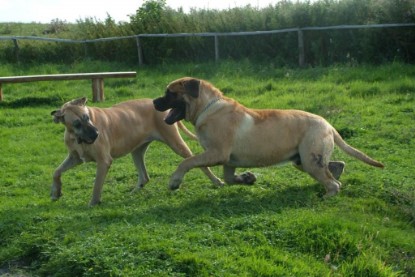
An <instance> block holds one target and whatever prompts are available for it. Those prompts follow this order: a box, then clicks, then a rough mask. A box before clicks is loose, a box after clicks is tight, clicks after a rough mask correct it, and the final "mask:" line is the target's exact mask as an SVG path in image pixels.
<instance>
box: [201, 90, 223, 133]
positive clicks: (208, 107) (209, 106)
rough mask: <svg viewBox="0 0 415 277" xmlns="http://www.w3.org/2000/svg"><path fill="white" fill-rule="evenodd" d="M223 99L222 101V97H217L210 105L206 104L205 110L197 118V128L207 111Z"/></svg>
mask: <svg viewBox="0 0 415 277" xmlns="http://www.w3.org/2000/svg"><path fill="white" fill-rule="evenodd" d="M221 99H222V98H221V97H216V98H214V99H212V100H211V101H210V102H209V103H207V104H206V106H205V107H204V108H203V110H202V111H201V112H200V113H199V115H198V116H197V118H196V120H195V126H197V124H198V121H199V119H200V118H202V115H203V114H204V113H206V111H208V110H209V109H210V108H211V107H212V106H213V105H215V104H216V103H217V102H218V101H219V100H221Z"/></svg>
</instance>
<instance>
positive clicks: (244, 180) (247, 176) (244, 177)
mask: <svg viewBox="0 0 415 277" xmlns="http://www.w3.org/2000/svg"><path fill="white" fill-rule="evenodd" d="M235 180H236V181H237V182H238V183H240V184H245V185H253V184H254V183H255V181H256V176H255V175H254V174H253V173H252V172H245V173H242V174H241V175H239V176H236V178H235Z"/></svg>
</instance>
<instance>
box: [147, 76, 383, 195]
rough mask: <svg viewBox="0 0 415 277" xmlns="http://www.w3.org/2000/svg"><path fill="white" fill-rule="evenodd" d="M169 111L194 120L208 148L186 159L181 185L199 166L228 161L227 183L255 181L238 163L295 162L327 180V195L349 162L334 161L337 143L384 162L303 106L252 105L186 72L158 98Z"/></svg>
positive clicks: (171, 119)
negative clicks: (294, 108) (362, 150)
mask: <svg viewBox="0 0 415 277" xmlns="http://www.w3.org/2000/svg"><path fill="white" fill-rule="evenodd" d="M153 104H154V107H155V109H156V110H158V111H161V112H165V111H167V110H169V109H170V111H169V113H168V115H167V116H166V117H165V122H166V123H167V124H170V125H171V124H175V123H176V122H179V121H180V120H182V119H184V120H186V121H190V122H191V123H192V124H193V125H194V126H195V130H196V135H197V137H198V139H199V142H200V144H201V145H202V147H203V148H204V152H203V153H201V154H199V155H195V156H192V157H189V158H187V159H185V160H184V161H183V162H182V163H180V165H179V166H178V168H177V170H176V171H175V172H174V173H173V175H172V176H171V178H170V181H169V187H170V188H171V189H177V188H179V187H180V184H181V182H182V179H183V177H184V175H185V174H186V172H188V171H189V170H190V169H192V168H195V167H201V166H205V167H206V166H215V165H223V169H224V180H225V183H227V184H253V183H254V182H255V181H256V177H255V175H254V174H252V173H251V172H247V173H244V174H241V175H236V174H235V170H236V168H237V167H242V168H248V167H249V168H252V167H265V166H270V165H274V164H280V163H284V162H289V161H291V162H293V164H294V165H295V167H296V168H298V169H300V170H302V171H305V172H307V173H308V174H310V175H311V176H312V177H313V178H314V179H316V180H317V181H318V182H320V183H321V184H323V185H324V187H325V190H326V193H325V195H324V197H330V196H334V195H336V194H337V193H338V192H339V191H340V186H341V183H340V182H339V180H338V179H339V178H340V175H341V174H342V172H343V169H344V166H345V163H344V162H342V161H330V156H331V154H332V151H333V148H334V144H336V145H337V146H338V147H340V148H341V149H342V150H343V151H344V152H346V153H347V154H349V155H350V156H353V157H355V158H357V159H359V160H361V161H363V162H365V163H367V164H369V165H372V166H375V167H380V168H383V167H384V165H383V164H382V163H380V162H378V161H376V160H374V159H372V158H370V157H369V156H367V155H366V154H364V153H363V152H361V151H359V150H357V149H355V148H353V147H352V146H350V145H348V144H347V143H346V142H345V141H344V140H343V139H342V138H341V136H340V135H339V133H338V132H337V131H336V130H335V129H334V127H332V126H331V125H330V124H329V123H328V122H327V121H326V120H325V119H324V118H322V117H320V116H318V115H315V114H311V113H308V112H305V111H300V110H277V109H268V110H259V109H249V108H247V107H245V106H243V105H241V104H240V103H238V102H237V101H235V100H234V99H231V98H228V97H225V96H224V95H223V94H222V92H221V91H220V90H219V89H218V88H216V87H214V86H213V85H212V84H210V83H209V82H207V81H204V80H200V79H196V78H191V77H184V78H181V79H178V80H175V81H173V82H171V83H170V84H169V85H168V86H167V89H166V92H165V94H164V96H162V97H159V98H156V99H154V100H153Z"/></svg>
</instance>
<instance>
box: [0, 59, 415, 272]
mask: <svg viewBox="0 0 415 277" xmlns="http://www.w3.org/2000/svg"><path fill="white" fill-rule="evenodd" d="M128 70H136V71H137V78H136V79H113V80H111V79H108V80H106V81H105V93H106V101H105V102H101V103H92V102H90V103H89V105H91V106H99V107H109V106H111V105H113V104H115V103H118V102H121V101H125V100H128V99H133V98H155V97H158V96H160V95H162V94H163V93H164V89H165V87H166V85H167V84H168V83H169V82H170V81H172V80H174V79H176V78H179V77H182V76H194V77H198V78H202V79H206V80H209V81H210V82H212V83H213V84H215V85H216V86H217V87H218V88H220V89H221V90H222V91H223V92H224V93H225V95H227V96H229V97H232V98H235V99H237V100H238V101H239V102H241V103H242V104H244V105H246V106H249V107H253V108H281V109H301V110H306V111H309V112H313V113H316V114H319V115H321V116H323V117H325V118H327V120H328V121H329V122H330V123H332V124H333V126H335V127H336V129H337V130H339V132H340V133H341V134H342V136H343V137H344V139H345V140H346V141H347V142H348V143H349V144H351V145H353V146H354V147H356V148H358V149H360V150H362V151H364V152H365V153H367V154H369V155H370V156H371V157H373V158H375V159H377V160H379V161H381V162H383V163H384V164H385V169H383V170H381V169H378V168H374V167H370V166H368V165H366V164H364V163H362V162H360V161H358V160H356V159H353V158H351V157H349V156H347V155H346V154H345V153H343V152H341V150H339V149H338V148H336V150H335V152H334V157H333V158H334V159H335V160H344V161H345V162H346V169H345V173H344V175H343V176H342V178H341V180H340V181H341V182H342V183H343V187H342V189H341V192H340V193H339V194H338V195H337V196H335V197H333V198H330V199H327V200H323V198H322V195H323V194H324V188H323V186H321V185H320V184H318V183H317V182H316V181H314V180H313V179H312V178H311V177H309V176H308V175H307V174H304V173H302V172H300V171H297V170H296V169H294V168H293V166H291V165H289V164H286V165H280V166H273V167H268V168H253V169H249V170H250V171H253V172H254V173H255V174H256V175H257V178H258V180H257V182H256V184H255V185H253V186H225V187H223V188H219V189H218V188H215V187H214V186H213V185H212V184H211V183H210V181H209V180H208V179H207V177H206V176H205V175H203V174H202V173H201V171H200V170H192V171H190V172H189V173H188V174H187V175H186V177H185V179H184V182H183V184H182V187H181V189H180V190H178V191H175V192H170V191H169V190H168V189H167V183H168V180H169V176H170V174H171V173H172V172H173V171H174V170H175V168H176V166H177V165H178V164H179V163H180V161H181V160H182V158H181V157H179V156H177V155H176V154H174V153H173V152H172V151H171V150H170V149H169V148H168V147H166V146H165V145H164V144H161V143H158V142H155V143H153V144H152V145H151V146H150V148H149V150H148V152H147V155H146V164H147V169H148V172H149V175H150V178H151V180H150V182H149V183H148V184H147V185H146V187H145V188H144V189H143V190H141V191H139V192H137V193H131V191H132V189H133V188H134V186H135V184H136V179H137V176H136V171H135V168H134V165H133V162H132V159H131V157H130V156H126V157H123V158H121V159H118V160H116V161H115V162H114V163H113V166H112V167H111V169H110V172H109V174H108V176H107V179H106V182H105V184H104V190H103V194H102V201H103V202H102V204H100V205H99V206H96V207H93V208H90V207H88V205H87V204H88V201H89V199H90V197H91V193H92V184H93V180H94V175H95V164H93V163H87V164H83V165H80V166H78V167H77V168H75V169H73V170H71V171H68V172H67V173H66V174H64V175H63V178H62V181H63V193H64V195H63V197H62V198H61V199H60V200H59V201H56V202H52V201H51V200H50V197H49V190H50V185H51V183H52V174H53V171H54V169H55V168H56V167H57V166H58V165H59V164H60V163H61V162H62V161H63V159H64V158H65V156H66V148H65V146H64V144H63V132H64V127H63V125H60V124H54V123H53V121H52V117H51V116H50V112H51V111H52V110H55V109H57V108H58V107H60V106H61V105H62V104H63V103H64V102H66V101H68V100H71V99H73V98H77V97H80V96H87V97H89V98H91V87H90V86H91V84H90V81H61V82H37V83H25V84H4V85H3V91H4V101H3V102H1V103H0V172H1V174H0V275H2V274H11V275H19V276H414V275H415V190H414V187H415V181H414V179H415V178H414V172H415V160H414V154H415V152H414V143H415V139H414V134H415V67H414V66H413V65H405V64H400V63H393V64H388V65H381V66H359V67H349V66H345V65H344V66H333V67H329V68H307V69H292V68H275V67H274V66H272V65H265V64H251V63H249V62H247V61H243V62H222V63H219V64H214V63H209V64H184V65H183V64H182V65H162V66H157V67H144V68H134V67H131V66H129V65H124V64H114V63H101V62H80V63H75V64H72V65H57V64H44V65H37V66H35V65H18V66H17V65H9V64H1V65H0V76H11V75H29V74H51V73H74V72H95V71H128ZM187 126H188V127H189V129H191V130H193V129H192V126H190V125H189V124H187ZM132 127H133V126H132ZM183 137H185V135H183ZM185 140H186V142H187V143H188V144H189V146H190V148H191V149H192V150H193V152H195V153H200V152H201V151H202V150H201V148H200V146H199V145H198V144H197V142H194V141H191V140H189V139H188V138H186V137H185ZM213 170H214V172H215V173H216V174H217V175H218V176H222V170H221V168H220V167H215V168H213Z"/></svg>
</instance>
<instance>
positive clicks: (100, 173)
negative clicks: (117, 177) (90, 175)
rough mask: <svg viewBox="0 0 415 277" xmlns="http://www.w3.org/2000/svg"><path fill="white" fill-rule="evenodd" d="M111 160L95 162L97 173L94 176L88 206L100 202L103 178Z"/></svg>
mask: <svg viewBox="0 0 415 277" xmlns="http://www.w3.org/2000/svg"><path fill="white" fill-rule="evenodd" d="M111 163H112V160H108V161H99V162H97V172H96V175H95V183H94V189H93V192H92V198H91V201H90V202H89V206H95V205H97V204H99V203H100V202H101V192H102V186H103V185H104V181H105V177H106V176H107V173H108V170H109V168H110V167H111Z"/></svg>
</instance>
